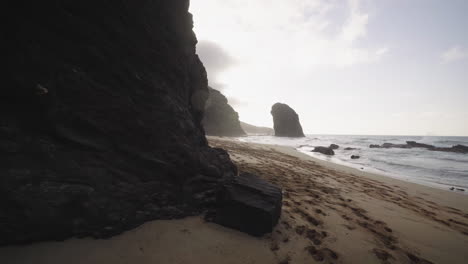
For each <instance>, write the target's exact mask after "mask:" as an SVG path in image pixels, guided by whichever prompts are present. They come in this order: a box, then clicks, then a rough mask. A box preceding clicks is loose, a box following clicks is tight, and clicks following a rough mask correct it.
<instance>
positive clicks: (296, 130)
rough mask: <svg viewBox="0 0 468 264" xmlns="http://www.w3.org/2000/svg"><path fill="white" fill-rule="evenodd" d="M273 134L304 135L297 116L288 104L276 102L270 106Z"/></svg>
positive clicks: (280, 135)
mask: <svg viewBox="0 0 468 264" xmlns="http://www.w3.org/2000/svg"><path fill="white" fill-rule="evenodd" d="M271 115H272V116H273V124H274V129H275V136H277V137H304V136H305V135H304V132H303V131H302V126H301V123H300V122H299V116H298V115H297V113H296V112H295V111H294V110H293V109H292V108H291V107H289V106H288V105H286V104H281V103H276V104H274V105H273V106H272V108H271Z"/></svg>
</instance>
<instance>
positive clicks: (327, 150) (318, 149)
mask: <svg viewBox="0 0 468 264" xmlns="http://www.w3.org/2000/svg"><path fill="white" fill-rule="evenodd" d="M312 152H318V153H322V154H325V155H329V156H333V155H335V152H334V151H333V149H331V148H327V147H315V148H314V150H312Z"/></svg>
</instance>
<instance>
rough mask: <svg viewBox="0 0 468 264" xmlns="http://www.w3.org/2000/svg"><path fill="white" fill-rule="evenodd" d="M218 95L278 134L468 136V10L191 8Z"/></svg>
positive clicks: (351, 0)
mask: <svg viewBox="0 0 468 264" xmlns="http://www.w3.org/2000/svg"><path fill="white" fill-rule="evenodd" d="M191 12H192V13H193V14H194V21H195V33H196V34H197V37H198V40H199V44H198V46H197V51H198V53H199V55H200V57H201V59H202V61H203V62H204V64H205V66H206V68H207V70H208V78H209V82H210V85H212V86H213V87H214V88H216V89H219V90H221V91H222V92H223V93H224V94H225V95H226V96H227V97H228V99H229V101H230V103H231V105H232V106H233V107H234V108H235V109H236V111H238V112H239V115H240V119H241V120H242V121H245V122H247V123H251V124H254V125H259V126H269V127H272V122H273V121H272V117H271V115H270V109H271V106H272V105H273V104H274V103H276V102H282V103H286V104H288V105H289V106H291V107H292V108H294V109H295V110H296V112H297V113H298V114H299V117H300V120H301V123H302V126H303V128H304V131H305V132H306V133H309V134H373V135H389V134H391V135H464V136H468V33H467V32H468V15H467V14H468V1H466V0H191Z"/></svg>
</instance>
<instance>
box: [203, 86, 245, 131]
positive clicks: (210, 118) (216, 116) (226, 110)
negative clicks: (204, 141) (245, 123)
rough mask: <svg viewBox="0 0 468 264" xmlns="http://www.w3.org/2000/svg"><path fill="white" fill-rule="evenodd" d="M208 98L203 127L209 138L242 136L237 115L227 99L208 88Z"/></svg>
mask: <svg viewBox="0 0 468 264" xmlns="http://www.w3.org/2000/svg"><path fill="white" fill-rule="evenodd" d="M209 91H210V96H209V98H208V100H207V101H206V108H205V116H204V118H203V122H202V123H203V126H204V127H205V131H206V134H207V135H211V136H228V137H238V136H244V135H245V132H244V130H243V129H242V127H241V124H240V121H239V114H237V112H236V111H235V110H234V109H233V108H232V107H231V106H230V105H229V103H228V100H227V98H226V97H225V96H224V95H223V94H222V93H221V92H219V91H218V90H215V89H213V88H209Z"/></svg>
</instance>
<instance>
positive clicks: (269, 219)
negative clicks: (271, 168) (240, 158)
mask: <svg viewBox="0 0 468 264" xmlns="http://www.w3.org/2000/svg"><path fill="white" fill-rule="evenodd" d="M282 199H283V198H282V192H281V189H280V188H278V187H276V186H275V185H273V184H271V183H268V182H266V181H265V180H262V179H260V178H258V177H257V176H255V175H252V174H250V173H241V174H240V175H239V176H237V177H235V178H234V179H233V180H232V181H230V182H227V183H226V184H224V186H223V189H222V191H220V192H219V197H218V203H219V206H218V207H219V208H220V209H218V210H217V211H216V212H215V215H214V216H213V221H214V222H215V223H217V224H220V225H223V226H226V227H230V228H234V229H237V230H240V231H242V232H246V233H248V234H250V235H254V236H262V235H264V234H266V233H269V232H271V231H272V230H273V227H274V226H275V225H276V224H277V223H278V220H279V217H280V215H281V205H282Z"/></svg>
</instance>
